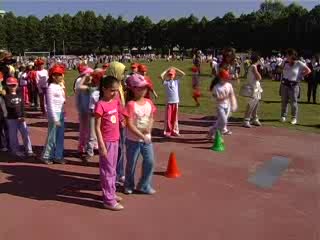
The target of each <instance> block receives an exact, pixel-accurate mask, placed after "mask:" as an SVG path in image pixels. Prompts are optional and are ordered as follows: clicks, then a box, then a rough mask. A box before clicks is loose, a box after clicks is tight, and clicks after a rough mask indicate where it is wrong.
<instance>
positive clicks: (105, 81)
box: [99, 76, 120, 99]
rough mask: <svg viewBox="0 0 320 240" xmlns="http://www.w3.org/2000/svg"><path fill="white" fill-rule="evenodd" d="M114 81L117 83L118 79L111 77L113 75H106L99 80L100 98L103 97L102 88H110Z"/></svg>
mask: <svg viewBox="0 0 320 240" xmlns="http://www.w3.org/2000/svg"><path fill="white" fill-rule="evenodd" d="M114 83H119V84H120V81H119V80H118V79H117V78H115V77H113V76H106V77H104V78H102V81H100V89H99V90H100V99H102V98H103V89H104V88H105V89H107V88H112V86H113V84H114Z"/></svg>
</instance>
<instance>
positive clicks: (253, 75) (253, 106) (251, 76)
mask: <svg viewBox="0 0 320 240" xmlns="http://www.w3.org/2000/svg"><path fill="white" fill-rule="evenodd" d="M258 61H259V57H258V56H255V55H253V56H252V57H251V62H252V64H251V66H250V67H249V69H248V73H247V79H248V83H249V84H250V86H251V87H252V89H253V93H252V96H251V97H250V98H249V101H248V105H247V110H246V112H245V115H244V122H243V126H244V127H245V128H251V127H252V126H251V124H250V120H251V118H253V121H252V124H253V125H255V126H258V127H259V126H261V123H260V121H259V118H258V107H259V100H260V99H261V93H262V88H261V85H260V80H261V74H260V73H259V71H258V68H257V64H258Z"/></svg>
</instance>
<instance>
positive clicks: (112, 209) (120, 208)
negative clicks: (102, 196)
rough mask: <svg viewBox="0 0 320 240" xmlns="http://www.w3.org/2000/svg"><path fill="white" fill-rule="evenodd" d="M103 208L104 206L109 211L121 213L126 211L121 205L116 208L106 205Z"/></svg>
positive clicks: (118, 204)
mask: <svg viewBox="0 0 320 240" xmlns="http://www.w3.org/2000/svg"><path fill="white" fill-rule="evenodd" d="M103 206H104V208H106V209H109V210H111V211H121V210H123V209H124V207H123V206H122V205H121V204H120V203H117V204H116V205H114V206H110V205H108V204H105V203H104V204H103Z"/></svg>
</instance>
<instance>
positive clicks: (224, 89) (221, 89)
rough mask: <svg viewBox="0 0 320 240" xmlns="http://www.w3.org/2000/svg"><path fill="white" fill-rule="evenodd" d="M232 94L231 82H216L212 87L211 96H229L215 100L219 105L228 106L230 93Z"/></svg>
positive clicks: (229, 104)
mask: <svg viewBox="0 0 320 240" xmlns="http://www.w3.org/2000/svg"><path fill="white" fill-rule="evenodd" d="M232 94H233V87H232V84H231V83H229V82H226V83H224V84H221V83H218V84H217V85H215V86H214V88H213V96H215V97H225V96H229V97H228V98H226V99H224V100H217V103H218V105H219V106H220V107H224V108H229V107H230V106H231V102H230V100H231V95H232Z"/></svg>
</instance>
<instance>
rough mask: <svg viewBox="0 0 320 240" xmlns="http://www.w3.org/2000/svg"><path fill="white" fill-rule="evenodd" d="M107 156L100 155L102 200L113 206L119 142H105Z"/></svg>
mask: <svg viewBox="0 0 320 240" xmlns="http://www.w3.org/2000/svg"><path fill="white" fill-rule="evenodd" d="M105 146H106V149H107V157H102V156H101V155H100V162H99V169H100V181H101V188H102V197H103V202H104V203H105V204H107V205H109V206H115V205H116V204H117V201H116V175H117V174H116V168H117V160H118V148H119V142H105Z"/></svg>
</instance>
